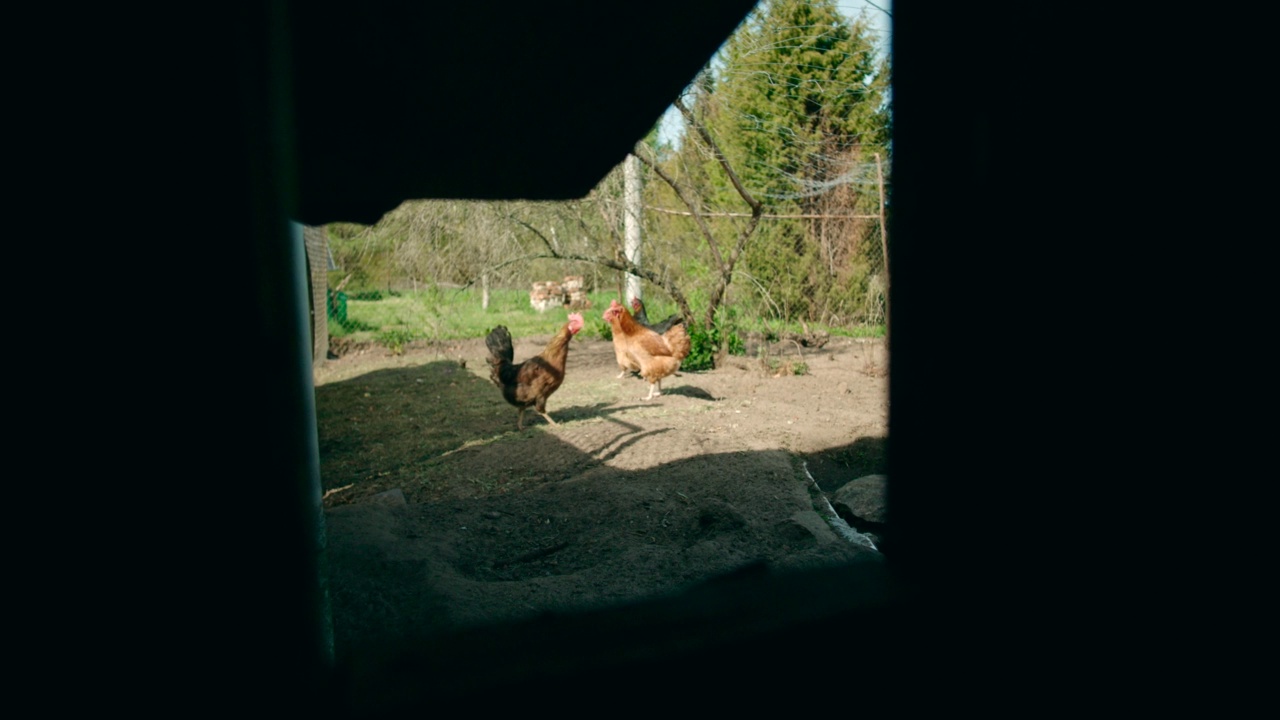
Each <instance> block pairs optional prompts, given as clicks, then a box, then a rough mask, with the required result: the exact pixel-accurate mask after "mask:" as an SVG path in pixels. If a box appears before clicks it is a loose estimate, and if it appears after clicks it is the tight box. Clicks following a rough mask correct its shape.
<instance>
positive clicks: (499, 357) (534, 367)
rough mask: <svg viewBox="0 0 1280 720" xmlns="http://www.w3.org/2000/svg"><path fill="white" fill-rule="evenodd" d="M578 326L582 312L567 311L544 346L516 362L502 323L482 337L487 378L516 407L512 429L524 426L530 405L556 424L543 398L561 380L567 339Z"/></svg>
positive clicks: (571, 336)
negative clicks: (522, 360) (487, 356)
mask: <svg viewBox="0 0 1280 720" xmlns="http://www.w3.org/2000/svg"><path fill="white" fill-rule="evenodd" d="M581 329H582V315H581V314H579V313H570V314H569V322H567V323H565V324H564V325H563V326H562V327H561V328H560V331H559V332H557V333H556V336H555V337H553V338H551V342H549V343H547V347H546V349H545V350H543V351H542V352H541V353H540V354H538V355H535V356H533V357H531V358H529V359H528V360H525V361H524V362H522V363H520V364H518V365H517V364H515V363H514V362H513V360H514V356H515V349H514V348H513V347H512V345H511V333H510V332H509V331H508V330H507V328H506V326H505V325H499V326H498V327H496V328H494V329H493V331H492V332H490V333H489V335H488V337H486V338H485V339H484V344H485V345H487V346H488V347H489V379H490V380H492V381H493V384H494V385H497V386H498V387H499V388H501V389H502V397H503V398H505V399H506V401H507V402H509V403H511V404H512V405H515V406H516V407H517V408H519V410H520V414H519V415H517V416H516V429H518V430H523V429H524V411H525V410H528V409H529V408H530V407H532V408H533V409H534V411H535V412H537V413H538V414H539V415H541V416H542V417H544V418H546V419H547V422H549V423H551V424H552V425H555V424H556V421H555V420H552V419H551V416H550V415H548V414H547V398H549V397H551V393H553V392H555V391H556V389H557V388H559V387H560V383H562V382H564V364H565V359H566V358H568V356H569V341H570V340H572V339H573V336H574V335H577V334H578V331H579V330H581Z"/></svg>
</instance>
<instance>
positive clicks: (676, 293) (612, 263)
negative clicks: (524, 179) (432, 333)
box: [468, 215, 693, 323]
mask: <svg viewBox="0 0 1280 720" xmlns="http://www.w3.org/2000/svg"><path fill="white" fill-rule="evenodd" d="M507 217H508V219H510V220H511V221H512V222H515V223H516V224H518V225H520V226H522V227H524V228H525V229H527V230H529V231H530V232H532V233H533V234H534V235H537V236H538V237H539V238H540V239H541V240H542V242H543V243H544V244H546V246H547V253H545V254H533V255H526V256H524V257H521V258H516V259H514V260H508V261H506V262H503V263H500V264H498V265H495V266H494V267H492V268H489V269H488V271H490V272H492V271H494V270H497V269H500V268H502V267H504V266H506V265H510V264H512V263H516V262H525V261H528V260H569V261H576V262H588V263H593V264H595V265H599V266H601V267H607V268H611V269H613V270H618V271H620V272H629V273H631V274H633V275H637V276H639V277H642V278H644V279H645V280H648V281H649V282H651V283H653V284H654V285H657V286H658V287H661V288H662V289H664V290H666V291H667V294H668V295H670V296H671V299H673V300H675V301H676V304H677V305H679V306H680V313H681V315H682V316H683V317H684V319H685V322H686V323H688V322H690V321H691V320H692V318H693V313H692V311H690V309H689V301H688V300H687V299H686V298H685V296H684V293H682V292H680V288H679V287H677V286H676V285H675V283H673V282H671V281H670V279H669V277H670V273H668V272H667V271H666V269H665V268H662V267H659V270H661V271H662V272H661V274H658V273H654V272H653V271H652V270H648V269H646V268H642V267H640V266H639V265H636V264H635V263H633V262H631V261H630V260H628V259H627V258H626V256H625V255H624V256H622V257H620V258H618V259H614V260H610V259H608V258H603V257H599V256H590V255H578V254H576V253H562V252H560V251H559V250H557V249H556V248H555V246H554V245H552V244H551V243H550V242H549V241H548V240H547V238H546V237H545V236H544V235H543V234H542V233H540V232H538V229H537V228H535V227H533V226H532V225H530V224H529V223H527V222H525V221H523V220H521V219H520V218H517V217H515V216H513V215H508V216H507ZM579 222H581V219H579ZM582 228H583V231H584V232H587V234H588V235H590V234H591V233H590V229H589V228H587V226H586V224H585V223H583V224H582ZM664 276H665V277H664ZM474 282H475V281H474V280H473V281H472V283H474ZM470 284H471V283H468V285H470Z"/></svg>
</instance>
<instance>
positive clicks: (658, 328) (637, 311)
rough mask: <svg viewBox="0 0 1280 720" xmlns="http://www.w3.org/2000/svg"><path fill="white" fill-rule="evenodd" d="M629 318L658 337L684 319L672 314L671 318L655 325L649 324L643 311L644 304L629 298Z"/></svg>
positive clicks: (647, 317) (647, 316)
mask: <svg viewBox="0 0 1280 720" xmlns="http://www.w3.org/2000/svg"><path fill="white" fill-rule="evenodd" d="M631 317H632V319H634V320H635V321H636V322H638V323H640V324H641V325H643V326H645V327H647V328H649V329H650V330H652V331H654V332H656V333H658V334H659V335H661V334H663V333H665V332H666V331H668V330H670V329H671V326H672V325H675V324H676V323H678V322H683V321H684V318H682V317H680V314H679V313H672V314H671V317H668V318H667V319H666V320H663V321H662V322H660V323H657V324H656V325H650V324H649V315H648V314H647V313H646V312H645V311H644V302H643V301H642V300H641V299H640V298H631Z"/></svg>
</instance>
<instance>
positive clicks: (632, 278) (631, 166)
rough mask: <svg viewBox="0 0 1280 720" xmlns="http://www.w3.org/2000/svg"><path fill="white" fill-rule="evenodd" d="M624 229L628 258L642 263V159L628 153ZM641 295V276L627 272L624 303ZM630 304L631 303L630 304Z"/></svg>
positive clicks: (624, 193)
mask: <svg viewBox="0 0 1280 720" xmlns="http://www.w3.org/2000/svg"><path fill="white" fill-rule="evenodd" d="M622 178H623V185H624V189H623V193H622V195H623V202H622V204H623V213H624V214H623V224H622V227H623V231H624V237H625V246H626V253H627V259H628V260H630V261H631V262H632V264H634V265H637V266H638V265H639V264H640V161H639V160H637V159H636V156H635V155H628V156H627V157H626V159H625V160H623V165H622ZM638 297H640V278H639V276H636V275H632V274H631V273H627V291H626V294H625V296H624V297H623V298H622V304H624V305H628V303H630V301H631V298H638ZM628 306H629V305H628Z"/></svg>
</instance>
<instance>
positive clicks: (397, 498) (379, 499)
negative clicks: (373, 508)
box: [369, 488, 409, 507]
mask: <svg viewBox="0 0 1280 720" xmlns="http://www.w3.org/2000/svg"><path fill="white" fill-rule="evenodd" d="M369 502H372V503H378V504H379V505H392V506H400V507H403V506H405V505H408V504H409V503H408V501H406V500H405V499H404V491H403V490H401V489H400V488H395V489H392V490H387V491H386V492H380V493H378V494H377V495H374V496H372V497H370V498H369Z"/></svg>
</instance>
